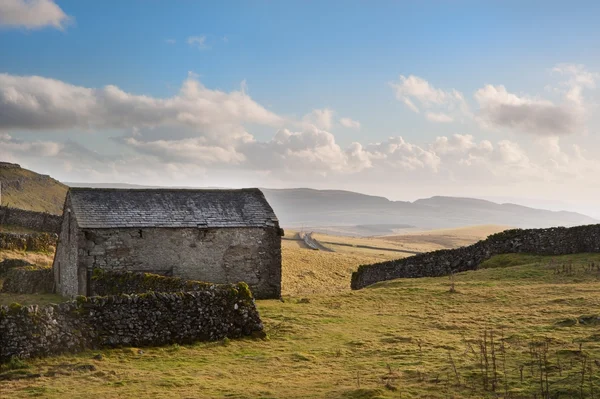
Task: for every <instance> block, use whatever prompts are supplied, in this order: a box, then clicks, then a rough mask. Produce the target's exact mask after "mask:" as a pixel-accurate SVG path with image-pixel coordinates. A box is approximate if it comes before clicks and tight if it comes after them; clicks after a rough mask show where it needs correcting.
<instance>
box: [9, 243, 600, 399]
mask: <svg viewBox="0 0 600 399" xmlns="http://www.w3.org/2000/svg"><path fill="white" fill-rule="evenodd" d="M300 250H301V251H302V252H303V253H304V252H307V254H305V255H302V256H306V258H300V259H298V260H295V261H293V260H292V258H291V256H292V255H294V256H297V255H298V254H297V252H300ZM308 254H311V255H308ZM313 255H314V256H317V257H320V256H321V255H325V254H324V253H319V252H317V251H311V250H305V249H298V250H294V249H293V248H290V247H289V246H287V245H286V246H284V268H286V269H288V268H290V265H291V264H292V263H294V264H296V266H295V267H297V268H298V269H297V270H301V268H302V267H303V266H301V265H302V264H305V265H306V266H304V267H305V268H306V269H307V270H312V271H314V272H315V273H321V271H320V269H319V268H326V267H327V265H328V264H329V261H330V259H328V258H322V259H319V258H313V257H312V256H313ZM328 255H338V254H328ZM317 259H319V261H318V262H315V261H316V260H317ZM319 262H322V265H321V266H318V267H317V266H314V267H312V266H309V265H316V264H319ZM590 262H595V263H596V264H600V255H598V254H581V255H573V256H565V257H553V258H544V257H538V256H527V255H505V256H501V257H495V258H493V259H491V260H490V261H488V262H486V264H484V265H483V267H484V268H483V269H481V270H478V271H472V272H466V273H461V274H458V275H456V277H455V282H454V284H455V290H456V292H454V293H452V292H450V289H449V288H450V281H449V280H448V278H423V279H405V280H395V281H390V282H384V283H379V284H377V285H375V286H372V287H370V288H367V289H364V290H360V291H354V292H351V291H348V290H346V291H344V290H342V289H339V290H331V291H330V292H329V291H327V292H323V291H321V293H316V294H309V293H302V295H301V296H296V295H294V296H289V295H288V296H286V297H284V302H281V301H257V306H258V308H259V310H260V313H261V316H262V319H263V321H264V323H265V327H266V331H267V333H268V335H269V339H268V340H233V341H226V342H216V343H199V344H195V345H185V346H183V345H181V346H180V345H173V346H167V347H161V348H143V349H142V350H138V349H136V348H133V349H132V348H126V349H114V350H103V351H93V352H84V353H81V354H79V355H70V356H60V357H55V358H47V359H39V360H33V361H28V362H26V366H27V367H28V368H26V369H24V370H16V371H5V372H4V376H6V375H7V373H17V372H18V373H22V375H33V377H32V378H28V379H20V380H5V381H0V392H2V394H3V397H10V398H28V397H45V398H46V397H47V398H67V397H68V398H88V397H97V398H140V397H154V398H172V397H180V398H201V397H226V398H258V397H261V398H315V397H318V398H472V397H475V398H483V397H485V398H495V397H512V398H533V397H536V398H543V397H546V396H542V394H541V390H542V389H543V390H545V389H546V386H547V387H548V391H549V396H548V397H557V396H556V393H557V392H561V396H559V397H561V398H579V397H585V398H592V397H596V398H597V397H599V396H600V373H599V371H600V367H599V366H600V364H598V361H599V360H600V330H599V328H600V327H599V326H600V319H598V313H599V312H600V295H599V294H598V293H599V292H600V272H598V271H597V270H590V269H589V267H588V265H589V264H590ZM342 264H343V262H342ZM563 264H564V265H568V264H572V266H571V271H570V272H569V271H568V270H567V271H566V272H562V271H561V270H562V269H561V268H560V266H561V265H563ZM335 267H337V268H339V269H340V270H342V269H343V266H341V265H338V266H335ZM348 267H349V266H348ZM294 270H296V269H294ZM557 270H559V271H561V273H560V274H557ZM285 274H288V277H287V278H288V279H290V274H293V273H290V271H289V270H286V272H285V273H284V275H285ZM285 278H286V277H284V279H285ZM315 278H316V277H315ZM331 278H332V279H333V280H335V278H333V277H331ZM340 278H341V277H340ZM303 281H305V282H306V284H312V282H311V280H306V278H305V279H304V280H303ZM300 283H301V282H300V280H298V282H297V284H298V285H299V284H300ZM284 284H285V280H284ZM298 290H299V292H302V290H300V289H298ZM484 332H485V334H486V345H485V348H486V349H487V352H486V353H487V356H485V359H487V364H488V366H487V373H486V372H485V366H484V365H485V361H484V360H483V359H484V356H483V355H482V352H484V351H482V349H483V347H484V346H483V345H482V343H481V340H482V334H484ZM489 334H493V335H494V340H495V341H494V345H493V348H494V350H493V351H492V346H491V344H490V335H489ZM98 353H101V354H102V359H101V360H95V359H93V356H94V355H96V354H98ZM494 366H495V368H496V372H495V373H494V370H493V367H494ZM582 370H585V371H584V372H582ZM486 374H487V390H485V389H484V382H485V381H484V380H485V377H484V376H485V375H486ZM494 376H495V377H494ZM0 378H2V375H0ZM540 381H541V382H540ZM546 381H547V382H546ZM546 384H547V385H546ZM492 385H495V391H496V392H495V393H494V392H492V391H491V389H492ZM581 395H583V396H581ZM592 395H595V396H592Z"/></svg>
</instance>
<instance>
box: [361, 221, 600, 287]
mask: <svg viewBox="0 0 600 399" xmlns="http://www.w3.org/2000/svg"><path fill="white" fill-rule="evenodd" d="M583 252H600V224H594V225H587V226H577V227H569V228H567V227H553V228H549V229H527V230H522V229H514V230H506V231H503V232H501V233H497V234H493V235H491V236H489V237H488V238H487V239H485V240H482V241H479V242H477V243H475V244H473V245H470V246H468V247H462V248H457V249H448V250H441V251H434V252H427V253H424V254H420V255H415V256H411V257H408V258H404V259H399V260H393V261H387V262H381V263H375V264H372V265H363V266H360V267H359V268H358V270H357V271H356V272H354V273H352V281H351V287H352V289H360V288H364V287H366V286H368V285H371V284H375V283H377V282H379V281H385V280H392V279H396V278H415V277H438V276H446V275H449V274H450V273H457V272H463V271H466V270H475V269H477V267H478V266H479V265H480V264H481V263H482V262H484V261H486V260H488V259H489V258H491V257H492V256H494V255H500V254H506V253H529V254H536V255H567V254H575V253H583Z"/></svg>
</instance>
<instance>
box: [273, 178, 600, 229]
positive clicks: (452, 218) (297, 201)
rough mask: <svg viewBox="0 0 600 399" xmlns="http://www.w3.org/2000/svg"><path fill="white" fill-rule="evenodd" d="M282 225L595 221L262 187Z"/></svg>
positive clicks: (487, 204) (439, 200)
mask: <svg viewBox="0 0 600 399" xmlns="http://www.w3.org/2000/svg"><path fill="white" fill-rule="evenodd" d="M263 192H264V193H265V195H266V197H267V199H268V200H269V202H270V203H271V205H272V206H273V208H274V209H275V211H276V213H277V215H278V216H279V218H280V220H281V223H282V225H284V226H286V225H287V226H300V225H304V226H337V225H359V224H369V225H376V224H380V225H385V224H407V225H412V226H416V227H418V228H422V229H434V228H435V229H437V228H450V227H460V226H470V225H482V224H499V225H510V226H514V227H523V228H534V227H552V226H576V225H582V224H595V223H599V221H598V220H596V219H594V218H591V217H589V216H586V215H582V214H580V213H576V212H568V211H548V210H543V209H535V208H530V207H526V206H522V205H517V204H497V203H495V202H491V201H487V200H482V199H476V198H461V197H444V196H435V197H431V198H424V199H419V200H416V201H414V202H408V201H390V200H388V199H386V198H384V197H377V196H371V195H366V194H359V193H355V192H348V191H339V190H314V189H304V188H300V189H282V190H280V189H263Z"/></svg>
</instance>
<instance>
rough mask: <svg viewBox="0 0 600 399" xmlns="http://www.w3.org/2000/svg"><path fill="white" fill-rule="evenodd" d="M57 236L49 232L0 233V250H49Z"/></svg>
mask: <svg viewBox="0 0 600 399" xmlns="http://www.w3.org/2000/svg"><path fill="white" fill-rule="evenodd" d="M57 241H58V237H57V236H56V234H50V233H27V234H25V233H2V232H0V250H3V249H5V250H9V251H11V250H12V251H37V252H50V251H53V250H54V248H55V247H56V244H57Z"/></svg>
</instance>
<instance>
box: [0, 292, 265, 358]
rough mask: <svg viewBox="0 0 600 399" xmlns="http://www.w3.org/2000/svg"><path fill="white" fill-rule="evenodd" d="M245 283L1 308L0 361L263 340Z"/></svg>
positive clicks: (257, 317) (259, 324)
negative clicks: (251, 337) (247, 338)
mask: <svg viewBox="0 0 600 399" xmlns="http://www.w3.org/2000/svg"><path fill="white" fill-rule="evenodd" d="M262 330H263V325H262V322H261V320H260V317H259V314H258V311H257V310H256V307H255V306H254V301H253V300H252V297H251V295H249V291H248V287H247V286H246V285H245V284H239V285H211V286H208V287H205V288H204V289H202V290H199V291H195V292H178V293H153V292H150V293H147V294H141V295H120V296H108V297H90V298H86V297H78V298H77V300H74V301H69V302H65V303H61V304H58V305H49V306H46V307H38V306H27V307H22V306H20V305H18V304H13V305H10V306H0V362H6V361H8V360H10V359H11V358H12V357H19V358H31V357H41V356H48V355H54V354H60V353H67V352H71V353H72V352H77V351H80V350H84V349H87V348H101V347H115V346H156V345H165V344H172V343H180V344H183V343H191V342H194V341H214V340H220V339H223V338H225V337H227V338H238V337H242V336H247V335H258V336H264V333H263V332H262Z"/></svg>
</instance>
